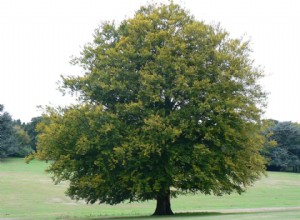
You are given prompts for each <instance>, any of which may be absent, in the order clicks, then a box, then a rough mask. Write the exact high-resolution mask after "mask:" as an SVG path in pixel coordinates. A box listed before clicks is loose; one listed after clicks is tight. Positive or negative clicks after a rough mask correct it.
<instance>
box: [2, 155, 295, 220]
mask: <svg viewBox="0 0 300 220" xmlns="http://www.w3.org/2000/svg"><path fill="white" fill-rule="evenodd" d="M46 167H47V164H46V163H44V162H40V161H32V162H31V163H30V164H25V163H24V160H23V159H6V160H2V161H1V160H0V219H1V218H25V219H82V220H87V219H103V218H108V219H120V218H122V219H136V220H140V219H145V220H152V219H160V218H157V217H151V214H152V212H153V211H154V208H155V202H154V201H149V202H143V203H132V204H128V203H123V204H120V205H116V206H108V205H97V204H95V205H87V204H85V203H84V202H83V201H79V202H76V201H73V200H70V199H69V198H68V197H66V196H65V195H64V191H65V190H66V187H67V184H66V183H62V184H58V185H54V184H53V182H52V180H51V178H50V177H49V176H48V175H47V174H46V173H45V172H44V170H45V168H46ZM276 207H300V175H299V174H293V173H268V177H266V178H262V179H261V180H260V181H258V182H257V183H256V184H255V186H254V187H252V188H249V190H248V191H247V192H246V193H245V194H242V195H238V194H232V195H230V196H222V197H215V196H205V195H201V194H197V195H188V196H180V197H178V198H175V199H172V209H173V211H175V212H177V213H180V214H177V215H175V216H172V217H167V219H191V220H193V219H220V218H222V219H283V218H284V219H298V218H300V209H298V210H297V209H294V210H277V211H276V210H275V211H274V210H273V211H272V210H271V211H270V210H269V211H268V210H264V211H263V210H257V211H255V210H251V211H252V212H251V213H246V212H245V211H247V210H245V209H251V208H252V209H256V208H276ZM239 209H241V210H239ZM228 210H229V212H230V210H233V211H234V212H235V213H227V214H224V213H223V212H224V211H227V212H228ZM261 211H263V212H261ZM134 216H135V217H134Z"/></svg>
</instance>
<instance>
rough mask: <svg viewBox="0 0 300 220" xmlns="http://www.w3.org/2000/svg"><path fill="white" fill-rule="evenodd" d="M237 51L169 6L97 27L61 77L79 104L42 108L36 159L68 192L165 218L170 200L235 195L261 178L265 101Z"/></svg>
mask: <svg viewBox="0 0 300 220" xmlns="http://www.w3.org/2000/svg"><path fill="white" fill-rule="evenodd" d="M249 54H250V49H249V46H248V42H245V41H243V40H239V39H232V38H230V36H229V34H228V33H227V32H226V31H224V30H223V29H221V28H220V27H219V26H218V25H216V26H214V25H207V24H205V23H203V22H200V21H197V20H195V18H194V17H193V16H191V15H190V14H189V13H188V12H187V11H186V10H184V9H182V8H181V7H180V6H178V5H176V4H173V3H172V2H171V3H170V4H168V5H163V4H162V5H155V4H151V5H148V6H145V7H141V8H140V9H139V10H138V11H137V12H136V14H135V16H134V17H133V18H132V19H126V20H124V21H123V22H122V23H121V24H120V25H115V24H114V23H109V22H108V23H104V24H102V25H101V26H100V27H99V28H98V29H97V30H96V32H95V35H94V41H93V43H91V44H88V45H87V46H86V47H85V48H84V50H83V52H82V56H81V57H79V58H77V59H75V60H74V61H73V62H74V63H75V64H79V65H81V66H82V67H83V69H84V72H85V74H84V75H83V76H78V77H66V78H64V79H63V89H66V90H70V91H71V92H73V93H74V94H77V95H78V98H79V100H80V104H78V105H73V106H70V107H67V108H59V109H51V108H50V109H49V110H48V112H47V113H46V115H45V120H44V121H43V122H42V123H41V124H40V125H39V131H40V132H41V134H40V136H39V141H38V146H37V149H38V152H37V154H36V157H38V158H40V159H45V160H52V161H53V163H51V166H50V167H49V171H50V172H52V173H53V176H54V179H55V180H56V181H63V180H68V181H69V183H70V186H69V188H68V191H67V194H68V195H69V196H70V197H71V198H74V199H85V200H86V201H87V202H90V203H95V202H99V203H108V204H117V203H120V202H123V201H130V202H132V201H143V200H151V199H155V200H157V207H156V210H155V213H154V214H156V215H166V214H172V213H173V212H172V210H171V206H170V197H171V196H176V195H177V194H179V193H195V192H201V193H204V194H215V195H223V194H230V193H232V192H238V193H241V192H243V191H244V190H245V188H246V187H247V186H249V185H251V184H252V183H253V182H254V181H255V180H257V179H258V178H259V177H260V175H261V174H262V173H263V172H264V169H265V161H264V159H263V157H262V156H261V155H260V150H261V147H262V146H263V142H264V138H263V136H262V135H261V134H260V124H261V123H260V115H261V112H262V111H261V108H262V106H263V104H264V100H265V94H264V93H263V92H262V90H261V88H260V86H259V84H258V80H259V79H260V78H261V77H262V73H261V71H260V70H258V69H257V68H255V67H254V66H253V62H252V60H251V59H250V58H249Z"/></svg>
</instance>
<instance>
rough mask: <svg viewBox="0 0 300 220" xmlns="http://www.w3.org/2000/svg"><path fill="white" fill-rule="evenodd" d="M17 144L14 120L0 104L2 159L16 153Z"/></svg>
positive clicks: (0, 148) (0, 154)
mask: <svg viewBox="0 0 300 220" xmlns="http://www.w3.org/2000/svg"><path fill="white" fill-rule="evenodd" d="M15 144H16V142H15V139H14V128H13V123H12V118H11V116H10V115H9V114H8V113H7V112H4V106H3V105H1V104H0V158H3V157H7V156H8V155H11V154H12V153H14V152H15Z"/></svg>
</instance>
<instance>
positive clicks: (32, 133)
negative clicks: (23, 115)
mask: <svg viewBox="0 0 300 220" xmlns="http://www.w3.org/2000/svg"><path fill="white" fill-rule="evenodd" d="M41 120H42V117H41V116H39V117H34V118H32V119H31V121H30V122H28V123H26V124H25V125H24V130H25V131H26V132H27V134H28V135H29V138H30V141H29V146H30V148H31V149H32V150H34V151H35V150H36V142H37V135H38V132H37V131H36V126H37V124H38V123H39V122H41Z"/></svg>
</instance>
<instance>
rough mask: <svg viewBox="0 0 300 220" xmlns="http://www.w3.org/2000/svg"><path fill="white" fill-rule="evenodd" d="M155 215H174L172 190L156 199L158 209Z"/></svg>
mask: <svg viewBox="0 0 300 220" xmlns="http://www.w3.org/2000/svg"><path fill="white" fill-rule="evenodd" d="M153 215H174V213H173V212H172V209H171V202H170V190H168V192H167V193H166V194H160V195H158V196H157V198H156V209H155V212H154V214H153Z"/></svg>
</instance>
